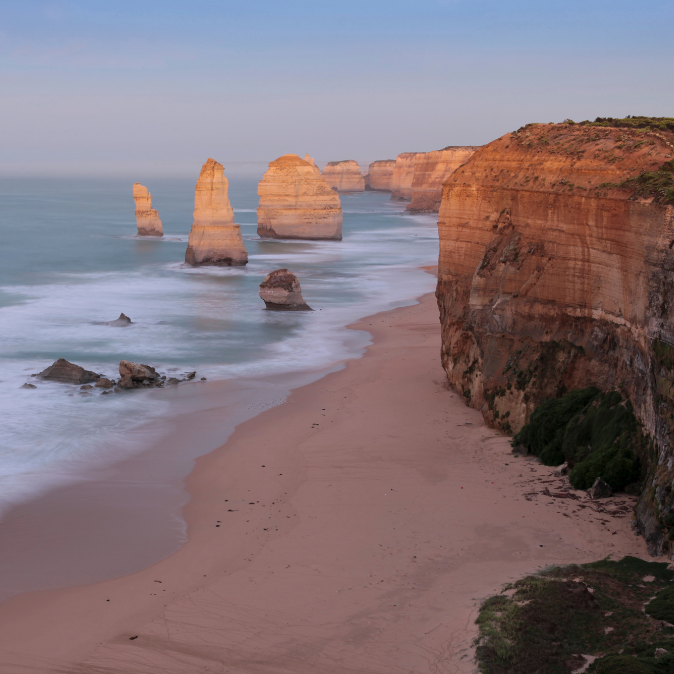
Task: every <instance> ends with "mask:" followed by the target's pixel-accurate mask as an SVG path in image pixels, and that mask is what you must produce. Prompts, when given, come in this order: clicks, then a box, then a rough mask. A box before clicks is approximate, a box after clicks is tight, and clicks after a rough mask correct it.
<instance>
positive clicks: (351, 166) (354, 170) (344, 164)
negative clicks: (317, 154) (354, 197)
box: [323, 159, 365, 192]
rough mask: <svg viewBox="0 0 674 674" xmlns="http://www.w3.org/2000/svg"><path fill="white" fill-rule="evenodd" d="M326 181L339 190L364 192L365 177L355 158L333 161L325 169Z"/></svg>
mask: <svg viewBox="0 0 674 674" xmlns="http://www.w3.org/2000/svg"><path fill="white" fill-rule="evenodd" d="M323 177H324V178H325V182H326V183H328V185H330V187H332V189H333V190H336V191H337V192H362V191H363V190H364V189H365V179H364V178H363V176H362V175H361V173H360V166H359V165H358V162H357V161H354V160H353V159H346V160H344V161H331V162H328V165H327V166H326V167H325V168H324V169H323Z"/></svg>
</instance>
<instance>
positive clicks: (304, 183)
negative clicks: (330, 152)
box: [257, 154, 342, 239]
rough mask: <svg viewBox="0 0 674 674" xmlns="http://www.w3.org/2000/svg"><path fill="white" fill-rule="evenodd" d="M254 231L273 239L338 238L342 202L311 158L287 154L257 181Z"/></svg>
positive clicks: (272, 163) (339, 237) (271, 163)
mask: <svg viewBox="0 0 674 674" xmlns="http://www.w3.org/2000/svg"><path fill="white" fill-rule="evenodd" d="M257 193H258V194H259V195H260V206H259V208H258V209H257V223H258V225H257V233H258V235H259V236H261V237H264V238H273V239H341V238H342V205H341V203H340V201H339V196H338V195H337V193H336V192H335V191H334V190H333V189H331V188H330V186H329V185H328V184H327V183H326V182H325V180H324V179H323V177H322V176H321V172H320V170H319V169H318V167H317V166H315V165H314V164H313V163H312V162H309V161H305V160H304V159H300V158H299V157H298V156H297V155H296V154H286V155H283V157H279V158H278V159H276V160H274V161H273V162H270V164H269V169H268V170H267V172H266V173H265V174H264V177H263V178H262V180H261V181H260V184H259V185H258V190H257Z"/></svg>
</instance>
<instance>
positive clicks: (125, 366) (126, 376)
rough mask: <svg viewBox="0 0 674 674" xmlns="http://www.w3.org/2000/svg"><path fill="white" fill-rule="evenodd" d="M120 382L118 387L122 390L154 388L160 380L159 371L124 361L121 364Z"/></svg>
mask: <svg viewBox="0 0 674 674" xmlns="http://www.w3.org/2000/svg"><path fill="white" fill-rule="evenodd" d="M119 376H120V377H121V378H120V380H119V381H118V382H117V386H119V387H120V388H142V387H149V386H154V385H155V384H156V383H157V381H158V380H159V378H160V377H159V375H158V374H157V371H156V370H155V369H154V368H153V367H151V366H150V365H142V364H138V363H132V362H131V361H129V360H123V361H121V362H120V363H119Z"/></svg>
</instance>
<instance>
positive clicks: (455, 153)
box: [405, 146, 477, 213]
mask: <svg viewBox="0 0 674 674" xmlns="http://www.w3.org/2000/svg"><path fill="white" fill-rule="evenodd" d="M475 150H477V147H474V146H457V147H446V148H444V149H443V150H435V151H433V152H424V153H419V154H417V156H416V157H415V161H414V176H413V178H412V197H411V201H410V203H409V204H407V207H406V209H405V210H406V211H408V212H410V213H437V212H438V211H439V210H440V202H441V201H442V186H443V184H444V182H445V180H447V178H449V176H451V175H452V173H454V171H456V169H458V168H459V166H462V165H463V164H465V163H466V162H467V161H468V160H469V159H470V158H471V156H472V155H473V153H474V152H475Z"/></svg>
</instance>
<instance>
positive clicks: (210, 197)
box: [185, 159, 248, 267]
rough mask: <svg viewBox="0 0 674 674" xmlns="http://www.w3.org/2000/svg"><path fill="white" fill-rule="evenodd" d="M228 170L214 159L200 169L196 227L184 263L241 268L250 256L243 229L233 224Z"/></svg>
mask: <svg viewBox="0 0 674 674" xmlns="http://www.w3.org/2000/svg"><path fill="white" fill-rule="evenodd" d="M228 189H229V184H228V182H227V178H225V169H224V168H223V166H222V164H220V163H218V162H217V161H215V160H214V159H209V160H208V161H207V162H206V163H205V164H204V165H203V166H202V168H201V173H200V174H199V179H198V180H197V184H196V186H195V190H194V224H193V225H192V230H191V231H190V236H189V240H188V243H187V252H186V253H185V262H187V264H191V265H194V266H200V265H215V266H219V267H233V266H241V265H244V264H247V263H248V253H247V252H246V247H245V245H244V243H243V237H242V236H241V228H240V227H239V225H236V224H234V211H233V210H232V207H231V205H230V203H229V196H228Z"/></svg>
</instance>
